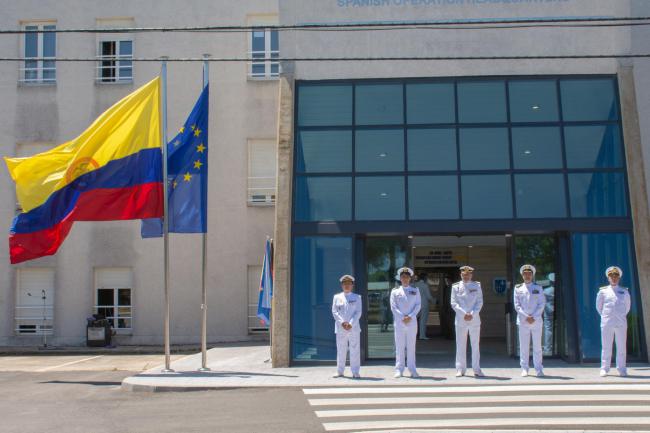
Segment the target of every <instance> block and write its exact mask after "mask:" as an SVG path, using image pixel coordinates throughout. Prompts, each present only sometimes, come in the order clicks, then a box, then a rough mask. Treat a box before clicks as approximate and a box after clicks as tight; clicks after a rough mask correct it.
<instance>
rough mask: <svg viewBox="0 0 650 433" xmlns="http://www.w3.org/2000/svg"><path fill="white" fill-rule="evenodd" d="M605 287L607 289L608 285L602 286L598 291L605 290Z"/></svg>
mask: <svg viewBox="0 0 650 433" xmlns="http://www.w3.org/2000/svg"><path fill="white" fill-rule="evenodd" d="M605 289H609V286H603V287H601V288H600V289H598V291H601V290H605Z"/></svg>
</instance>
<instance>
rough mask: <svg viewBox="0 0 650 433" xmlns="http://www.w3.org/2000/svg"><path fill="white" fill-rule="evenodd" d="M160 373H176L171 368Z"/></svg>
mask: <svg viewBox="0 0 650 433" xmlns="http://www.w3.org/2000/svg"><path fill="white" fill-rule="evenodd" d="M160 372H161V373H176V371H175V370H173V369H171V368H163V369H162V370H160Z"/></svg>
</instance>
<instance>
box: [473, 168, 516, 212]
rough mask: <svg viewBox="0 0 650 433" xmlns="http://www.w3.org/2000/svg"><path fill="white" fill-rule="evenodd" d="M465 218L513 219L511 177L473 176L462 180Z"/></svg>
mask: <svg viewBox="0 0 650 433" xmlns="http://www.w3.org/2000/svg"><path fill="white" fill-rule="evenodd" d="M461 186H462V196H463V218H465V219H491V218H512V193H511V191H512V189H511V186H510V176H508V175H505V174H489V175H471V176H462V178H461Z"/></svg>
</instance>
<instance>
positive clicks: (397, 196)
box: [354, 176, 406, 221]
mask: <svg viewBox="0 0 650 433" xmlns="http://www.w3.org/2000/svg"><path fill="white" fill-rule="evenodd" d="M355 200H356V203H355V208H354V209H355V218H356V219H357V220H384V221H388V220H403V219H405V218H406V215H405V209H404V177H403V176H364V177H357V178H356V190H355Z"/></svg>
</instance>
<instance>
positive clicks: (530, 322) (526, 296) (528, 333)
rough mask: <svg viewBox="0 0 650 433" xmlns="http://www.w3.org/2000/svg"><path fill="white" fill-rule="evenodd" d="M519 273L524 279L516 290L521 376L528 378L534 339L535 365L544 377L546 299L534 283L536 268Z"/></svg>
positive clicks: (539, 374)
mask: <svg viewBox="0 0 650 433" xmlns="http://www.w3.org/2000/svg"><path fill="white" fill-rule="evenodd" d="M519 273H520V274H521V276H522V277H523V279H524V282H523V284H517V285H516V286H515V290H514V303H515V311H516V312H517V325H518V326H519V364H520V365H521V375H522V376H524V377H525V376H528V365H529V364H528V363H529V358H530V339H531V337H532V339H533V365H534V367H535V371H536V372H537V377H543V376H544V366H543V365H542V357H543V354H542V329H543V325H544V321H543V320H542V313H543V312H544V307H545V306H546V297H545V296H544V290H543V289H542V287H541V286H539V285H537V284H535V283H533V278H534V277H535V267H534V266H533V265H523V266H522V267H521V268H520V269H519Z"/></svg>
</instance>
